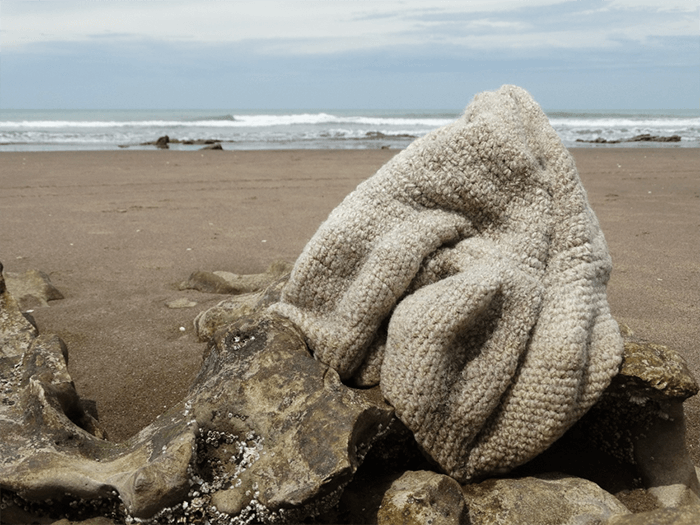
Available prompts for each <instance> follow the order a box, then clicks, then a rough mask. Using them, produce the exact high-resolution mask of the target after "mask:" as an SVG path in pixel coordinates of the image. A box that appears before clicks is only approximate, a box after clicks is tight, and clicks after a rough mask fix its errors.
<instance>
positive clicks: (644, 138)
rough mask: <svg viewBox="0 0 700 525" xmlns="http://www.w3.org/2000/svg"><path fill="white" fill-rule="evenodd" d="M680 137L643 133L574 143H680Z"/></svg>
mask: <svg viewBox="0 0 700 525" xmlns="http://www.w3.org/2000/svg"><path fill="white" fill-rule="evenodd" d="M680 141H681V137H680V135H671V136H670V137H664V136H661V135H651V134H649V133H644V134H642V135H635V136H634V137H632V138H630V139H613V140H608V139H604V138H601V137H598V138H597V139H593V140H584V139H576V142H587V143H589V144H620V143H622V142H680Z"/></svg>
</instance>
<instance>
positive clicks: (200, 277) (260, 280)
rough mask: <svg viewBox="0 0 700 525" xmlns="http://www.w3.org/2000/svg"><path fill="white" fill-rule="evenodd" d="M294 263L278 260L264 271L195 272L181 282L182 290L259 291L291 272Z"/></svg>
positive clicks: (233, 293)
mask: <svg viewBox="0 0 700 525" xmlns="http://www.w3.org/2000/svg"><path fill="white" fill-rule="evenodd" d="M291 269H292V265H291V264H289V263H287V262H284V261H277V262H274V263H272V264H271V265H270V267H269V268H268V269H267V271H266V272H264V273H256V274H245V275H240V274H236V273H231V272H223V271H216V272H204V271H196V272H193V273H192V274H191V275H190V277H189V279H188V280H187V281H184V282H183V283H181V284H180V290H199V291H200V292H207V293H220V294H229V295H238V294H244V293H252V292H258V291H261V290H263V289H265V288H266V287H267V286H269V285H270V284H271V283H272V282H273V281H275V280H277V279H278V278H280V277H281V276H283V275H285V274H287V273H289V272H290V271H291Z"/></svg>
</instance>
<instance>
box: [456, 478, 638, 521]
mask: <svg viewBox="0 0 700 525" xmlns="http://www.w3.org/2000/svg"><path fill="white" fill-rule="evenodd" d="M463 490H464V495H465V498H466V500H467V506H468V508H469V523H470V524H471V525H522V524H525V523H527V524H533V525H534V524H544V523H556V524H557V525H598V524H600V523H605V521H606V520H608V519H610V518H612V517H614V516H618V515H625V514H629V513H630V512H629V510H628V509H627V508H626V507H625V506H624V505H623V504H622V503H620V501H619V500H617V499H616V498H615V497H614V496H612V495H611V494H609V493H607V492H605V491H604V490H602V489H601V488H600V487H599V486H598V485H596V484H595V483H592V482H590V481H587V480H584V479H580V478H575V477H570V476H566V475H561V474H548V475H542V476H537V477H528V478H520V479H489V480H486V481H483V482H481V483H475V484H471V485H465V486H464V487H463Z"/></svg>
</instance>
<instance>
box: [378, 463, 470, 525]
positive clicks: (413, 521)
mask: <svg viewBox="0 0 700 525" xmlns="http://www.w3.org/2000/svg"><path fill="white" fill-rule="evenodd" d="M426 523H436V524H437V523H440V524H444V525H452V524H453V525H461V524H466V523H469V521H468V513H467V506H466V505H465V502H464V495H463V494H462V488H461V487H460V485H459V483H457V482H456V481H455V480H454V479H452V478H450V477H449V476H445V475H444V474H438V473H436V472H430V471H418V472H412V471H409V472H406V473H405V474H404V475H403V476H401V477H400V478H399V479H397V480H396V481H394V482H393V483H392V484H391V486H390V487H389V489H388V490H387V491H386V492H385V493H384V498H383V499H382V503H381V507H380V508H379V512H378V513H377V524H378V525H398V524H401V525H424V524H426Z"/></svg>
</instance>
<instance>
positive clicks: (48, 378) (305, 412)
mask: <svg viewBox="0 0 700 525" xmlns="http://www.w3.org/2000/svg"><path fill="white" fill-rule="evenodd" d="M2 307H3V308H2V320H3V322H2V327H3V333H5V332H7V331H13V330H14V331H15V333H19V334H27V335H26V336H23V337H15V338H12V337H5V338H4V339H3V340H4V341H5V344H4V345H3V358H2V362H1V364H2V368H1V372H2V379H3V403H2V405H1V406H0V434H1V435H2V436H3V440H2V441H0V488H1V489H2V491H3V495H7V494H8V491H9V492H10V493H11V494H13V496H12V498H13V500H12V501H14V502H15V504H16V503H17V502H19V505H20V507H22V508H23V507H28V508H29V509H30V511H31V512H32V513H33V514H35V515H41V514H45V515H49V516H54V517H61V516H62V515H66V514H67V515H69V516H73V515H75V514H76V513H78V510H77V509H80V510H81V511H82V512H87V511H86V509H87V510H88V511H89V509H90V508H93V509H94V508H95V505H93V506H92V507H90V505H86V504H85V503H84V502H83V503H77V502H78V501H80V500H81V499H82V500H83V501H85V500H87V501H99V502H100V506H99V508H100V513H101V515H103V516H106V517H108V518H115V519H120V518H122V519H123V518H124V517H125V516H134V517H139V518H150V517H152V516H154V515H155V514H157V516H156V518H155V519H156V520H160V521H163V522H167V521H169V520H173V521H174V520H175V519H176V518H178V517H183V518H184V519H185V520H186V521H194V520H195V519H200V518H202V517H204V516H206V517H207V518H208V519H210V520H211V521H214V522H215V520H217V519H223V517H226V519H228V517H229V516H228V513H231V514H233V515H239V516H243V517H247V518H250V519H253V517H255V518H256V519H259V520H262V521H265V520H266V519H279V518H280V517H281V516H283V515H285V513H288V515H289V516H291V517H292V518H297V519H301V518H303V517H304V516H307V515H312V514H314V513H316V512H318V511H320V510H323V509H324V508H326V507H328V506H331V505H332V504H334V503H335V502H336V501H337V499H338V498H339V497H340V494H341V492H342V488H343V487H344V486H345V485H346V484H347V483H348V482H349V481H350V480H351V479H352V476H353V474H354V472H355V471H356V469H357V468H358V466H359V465H360V463H361V462H362V459H363V457H364V455H365V454H366V452H367V450H368V449H369V447H370V445H371V443H372V442H373V440H375V439H376V438H377V436H378V435H380V434H381V433H382V432H383V431H385V429H386V428H388V425H389V422H390V420H391V417H392V414H393V410H392V409H391V407H389V406H388V405H387V404H386V403H384V402H383V400H382V399H381V396H379V395H378V394H377V393H376V392H361V391H354V390H352V389H349V388H347V387H345V386H344V385H343V384H342V383H341V382H340V379H339V377H338V375H337V373H336V372H335V371H334V370H332V369H330V368H328V367H327V366H326V365H323V364H322V363H320V362H318V361H316V360H314V359H312V358H311V357H310V355H309V354H308V351H307V349H306V346H305V345H304V342H303V339H302V338H301V336H300V334H299V333H298V331H297V330H296V328H294V327H293V325H291V324H290V323H289V322H288V321H287V320H284V319H281V318H277V317H274V316H267V317H260V316H259V317H256V318H244V319H240V320H239V321H238V322H237V323H235V324H234V325H232V326H229V327H228V328H227V330H225V331H222V332H220V333H219V334H218V338H217V340H216V341H215V342H214V343H213V344H212V345H210V348H209V353H208V355H207V356H206V358H205V360H204V363H203V365H202V369H201V371H200V373H199V375H198V377H197V379H196V380H195V382H194V384H193V385H192V388H191V390H190V393H189V395H188V397H187V399H185V400H183V401H182V402H181V403H180V404H178V405H177V406H175V407H173V408H172V409H171V410H169V411H168V412H167V413H165V414H163V415H162V416H161V417H159V418H158V420H156V421H155V422H154V423H153V424H152V425H149V426H148V427H146V428H145V429H143V430H142V431H141V432H140V433H139V434H137V435H136V436H134V437H133V438H132V439H130V440H128V441H126V442H124V443H112V442H109V441H106V440H104V439H102V434H101V431H100V428H99V424H98V423H97V422H96V421H95V419H94V418H93V417H92V416H90V414H89V413H88V411H87V410H86V407H85V406H84V405H83V403H82V402H81V400H80V398H79V396H78V394H77V392H76V389H75V387H74V385H73V383H72V381H71V379H70V376H69V375H68V373H67V370H66V358H67V352H66V348H65V345H63V343H62V342H61V341H60V339H58V338H57V337H55V336H43V335H40V336H36V337H33V338H32V339H31V341H26V340H27V339H29V338H31V336H32V335H34V334H35V332H34V330H33V328H30V326H31V325H29V326H26V325H25V324H23V323H22V319H23V317H22V316H21V313H20V312H19V311H18V310H17V308H16V307H14V308H13V304H12V300H11V298H10V297H9V294H7V293H4V294H3V303H2ZM27 324H28V323H27ZM13 349H14V350H13ZM218 507H220V508H218ZM222 512H226V514H222ZM71 513H72V514H71ZM84 517H90V516H84ZM3 519H5V518H3Z"/></svg>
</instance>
